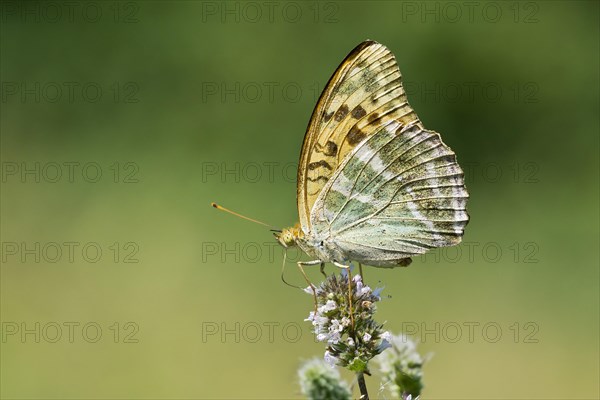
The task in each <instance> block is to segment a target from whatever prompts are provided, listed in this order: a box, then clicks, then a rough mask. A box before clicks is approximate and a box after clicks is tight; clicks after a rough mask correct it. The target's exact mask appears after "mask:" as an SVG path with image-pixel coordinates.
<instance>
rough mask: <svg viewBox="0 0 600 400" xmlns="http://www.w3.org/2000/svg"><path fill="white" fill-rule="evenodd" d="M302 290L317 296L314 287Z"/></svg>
mask: <svg viewBox="0 0 600 400" xmlns="http://www.w3.org/2000/svg"><path fill="white" fill-rule="evenodd" d="M302 290H304V291H305V292H306V293H308V294H310V295H314V294H315V291H314V290H313V288H312V286H308V287H306V288H304V289H302Z"/></svg>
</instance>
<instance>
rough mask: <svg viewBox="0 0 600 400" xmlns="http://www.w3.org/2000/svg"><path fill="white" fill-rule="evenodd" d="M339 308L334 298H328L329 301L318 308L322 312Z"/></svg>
mask: <svg viewBox="0 0 600 400" xmlns="http://www.w3.org/2000/svg"><path fill="white" fill-rule="evenodd" d="M336 308H337V303H336V302H335V301H334V300H327V303H325V304H323V305H322V306H321V307H319V308H318V311H319V313H320V314H324V313H326V312H328V311H331V310H335V309H336Z"/></svg>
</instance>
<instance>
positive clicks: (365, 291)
mask: <svg viewBox="0 0 600 400" xmlns="http://www.w3.org/2000/svg"><path fill="white" fill-rule="evenodd" d="M369 293H371V288H370V287H368V286H365V287H361V289H360V290H359V291H358V294H359V295H363V294H369Z"/></svg>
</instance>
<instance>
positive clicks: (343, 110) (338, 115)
mask: <svg viewBox="0 0 600 400" xmlns="http://www.w3.org/2000/svg"><path fill="white" fill-rule="evenodd" d="M348 111H350V110H349V109H348V105H346V104H343V105H342V106H341V107H340V108H339V109H338V110H337V111H336V112H335V115H334V117H333V118H334V119H335V120H336V121H337V122H340V121H341V120H343V119H344V117H345V116H346V115H348Z"/></svg>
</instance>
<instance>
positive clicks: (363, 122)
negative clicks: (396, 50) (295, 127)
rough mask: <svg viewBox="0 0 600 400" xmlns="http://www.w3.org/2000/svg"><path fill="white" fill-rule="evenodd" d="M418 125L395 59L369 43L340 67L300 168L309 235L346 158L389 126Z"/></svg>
mask: <svg viewBox="0 0 600 400" xmlns="http://www.w3.org/2000/svg"><path fill="white" fill-rule="evenodd" d="M390 121H396V122H397V123H399V124H401V125H403V126H404V125H407V124H419V122H418V119H417V116H416V114H415V113H414V111H413V110H412V108H411V107H410V106H409V105H408V102H407V101H406V94H405V92H404V89H403V88H402V84H401V75H400V70H399V68H398V65H397V63H396V59H395V58H394V55H393V54H392V53H391V52H390V51H389V50H388V49H387V48H386V47H385V46H383V45H381V44H379V43H377V42H373V41H366V42H363V43H361V44H360V45H359V46H357V47H356V48H355V49H354V50H353V51H352V52H351V53H350V54H349V55H348V56H347V57H346V59H345V60H344V61H343V62H342V63H341V64H340V66H339V67H338V69H337V70H336V72H335V73H334V74H333V76H332V77H331V79H330V80H329V82H328V84H327V85H326V87H325V89H324V90H323V93H322V94H321V97H320V99H319V101H318V103H317V106H316V107H315V110H314V111H313V115H312V117H311V120H310V122H309V125H308V129H307V132H306V135H305V138H304V144H303V146H302V153H301V155H300V164H299V166H298V192H297V195H298V211H299V214H300V223H301V225H302V228H303V230H304V231H305V232H308V231H310V229H311V221H310V212H311V210H312V208H313V205H314V204H315V202H316V200H317V198H318V196H319V194H320V193H321V191H322V189H323V188H324V187H325V185H326V184H327V182H328V181H329V180H330V178H331V177H332V176H333V175H334V173H335V171H336V170H337V168H338V166H339V165H340V164H341V163H342V161H343V160H344V158H345V157H346V156H347V155H348V154H349V153H350V152H351V151H352V150H353V149H354V148H355V147H356V146H357V145H359V144H360V143H361V142H364V141H365V140H366V139H368V138H369V137H371V136H373V135H374V134H375V132H377V131H379V130H380V129H381V128H382V127H383V126H385V124H386V123H389V122H390Z"/></svg>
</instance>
